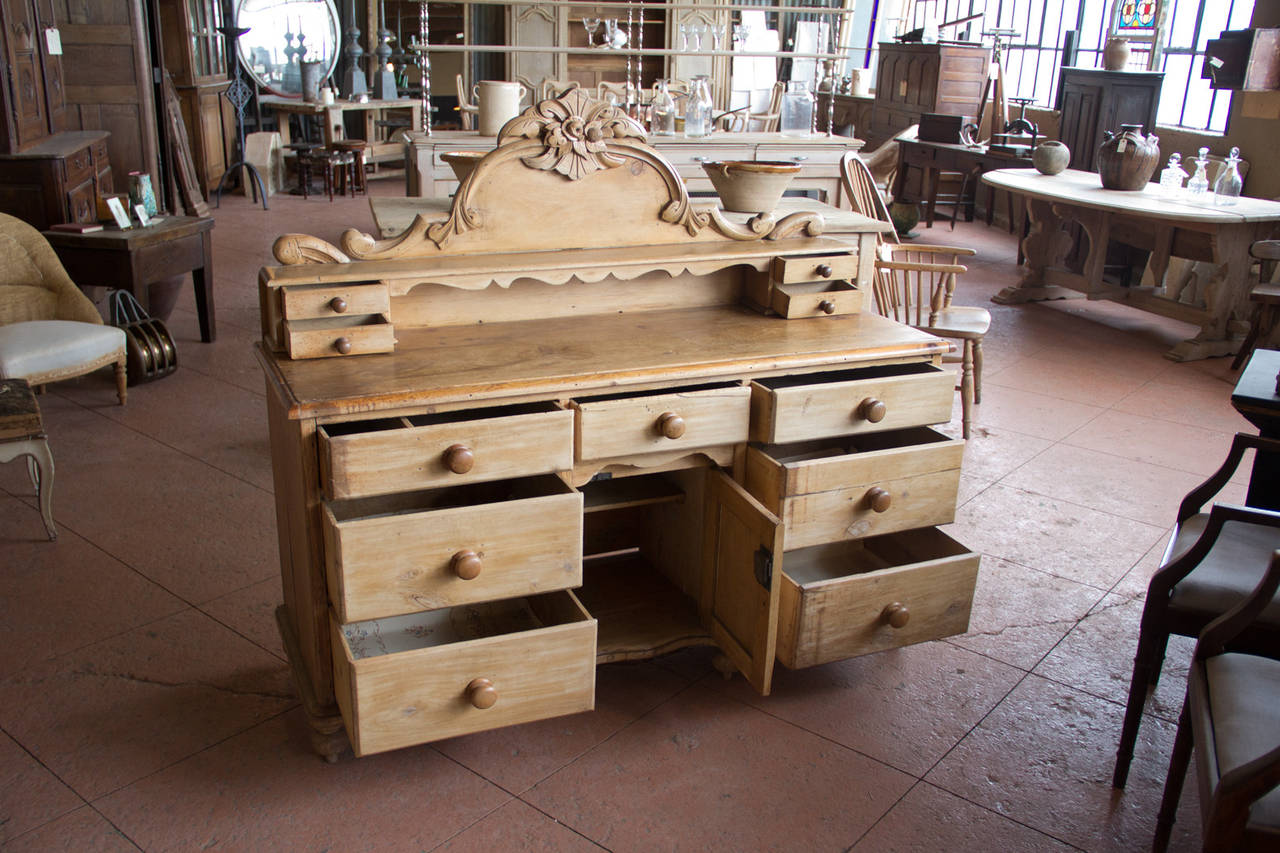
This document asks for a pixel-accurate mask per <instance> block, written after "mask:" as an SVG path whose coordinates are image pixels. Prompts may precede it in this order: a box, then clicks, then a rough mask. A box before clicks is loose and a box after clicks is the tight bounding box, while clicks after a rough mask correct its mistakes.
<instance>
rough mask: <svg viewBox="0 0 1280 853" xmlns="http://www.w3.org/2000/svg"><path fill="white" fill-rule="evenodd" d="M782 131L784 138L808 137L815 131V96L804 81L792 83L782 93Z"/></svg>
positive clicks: (793, 81)
mask: <svg viewBox="0 0 1280 853" xmlns="http://www.w3.org/2000/svg"><path fill="white" fill-rule="evenodd" d="M780 129H781V130H782V135H783V136H808V135H809V134H810V133H811V132H812V131H813V95H811V94H809V84H808V83H806V82H804V81H803V80H792V81H790V82H789V83H787V91H785V92H783V93H782V118H781V121H780Z"/></svg>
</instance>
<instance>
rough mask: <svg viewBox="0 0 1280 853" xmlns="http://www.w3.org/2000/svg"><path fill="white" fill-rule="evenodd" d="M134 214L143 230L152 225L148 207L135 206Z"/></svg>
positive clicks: (143, 205)
mask: <svg viewBox="0 0 1280 853" xmlns="http://www.w3.org/2000/svg"><path fill="white" fill-rule="evenodd" d="M133 212H134V214H135V215H137V217H138V224H139V225H141V226H142V227H143V228H146V227H147V226H148V225H150V224H151V218H150V217H149V216H147V206H146V205H145V204H135V205H134V206H133Z"/></svg>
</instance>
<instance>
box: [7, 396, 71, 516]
mask: <svg viewBox="0 0 1280 853" xmlns="http://www.w3.org/2000/svg"><path fill="white" fill-rule="evenodd" d="M19 456H26V457H27V472H28V473H29V474H30V475H31V484H32V485H33V486H35V487H36V494H37V495H38V496H39V498H40V517H41V518H42V519H44V529H45V532H46V533H48V534H49V538H50V539H57V538H58V528H56V527H54V526H53V455H52V454H51V453H49V442H48V440H47V439H46V436H45V434H44V423H43V422H42V421H41V420H40V406H39V404H37V403H36V395H35V394H33V393H32V392H31V385H30V384H29V383H28V382H27V380H25V379H0V462H12V461H13V460H14V459H17V458H18V457H19Z"/></svg>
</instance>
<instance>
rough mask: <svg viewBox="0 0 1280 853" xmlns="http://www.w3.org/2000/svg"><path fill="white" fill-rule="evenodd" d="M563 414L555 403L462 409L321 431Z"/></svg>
mask: <svg viewBox="0 0 1280 853" xmlns="http://www.w3.org/2000/svg"><path fill="white" fill-rule="evenodd" d="M555 411H559V407H558V406H556V404H555V403H551V402H545V403H522V404H518V405H512V406H493V407H491V408H487V409H460V410H458V411H456V412H438V413H434V414H427V415H409V416H408V417H403V418H372V419H370V420H366V421H341V422H338V423H332V424H325V425H324V426H322V427H321V428H320V429H321V431H323V432H324V434H325V435H328V436H330V437H336V436H340V435H363V434H367V433H375V432H385V431H387V430H395V429H404V428H405V427H415V426H432V425H435V424H456V423H466V422H468V421H483V420H489V419H492V418H505V417H510V416H512V415H531V414H541V413H543V412H555Z"/></svg>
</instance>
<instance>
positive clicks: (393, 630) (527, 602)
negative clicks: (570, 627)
mask: <svg viewBox="0 0 1280 853" xmlns="http://www.w3.org/2000/svg"><path fill="white" fill-rule="evenodd" d="M567 601H571V599H568V598H567V597H566V596H564V595H563V594H558V593H547V594H546V595H535V596H530V597H528V598H513V599H508V600H505V601H486V602H481V603H479V604H464V605H458V606H456V607H448V608H445V609H443V610H431V611H428V612H425V613H408V614H405V615H403V616H389V617H385V618H382V619H369V620H367V621H364V622H351V623H348V624H346V625H342V626H341V631H342V634H343V636H344V638H345V639H346V642H347V646H348V648H349V649H350V650H351V657H352V659H353V660H364V659H366V658H376V657H380V656H383V655H394V654H399V653H402V652H409V651H414V650H416V649H428V648H432V647H435V646H447V645H453V644H455V643H465V642H469V641H471V640H482V639H485V638H487V637H500V636H504V635H507V634H516V633H520V632H522V631H535V630H538V629H539V628H547V627H550V626H552V625H564V624H570V623H572V622H581V621H586V618H585V617H584V615H583V614H582V613H581V612H580V611H578V612H575V611H574V610H573V609H572V608H569V607H566V606H564V605H565V602H567Z"/></svg>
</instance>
